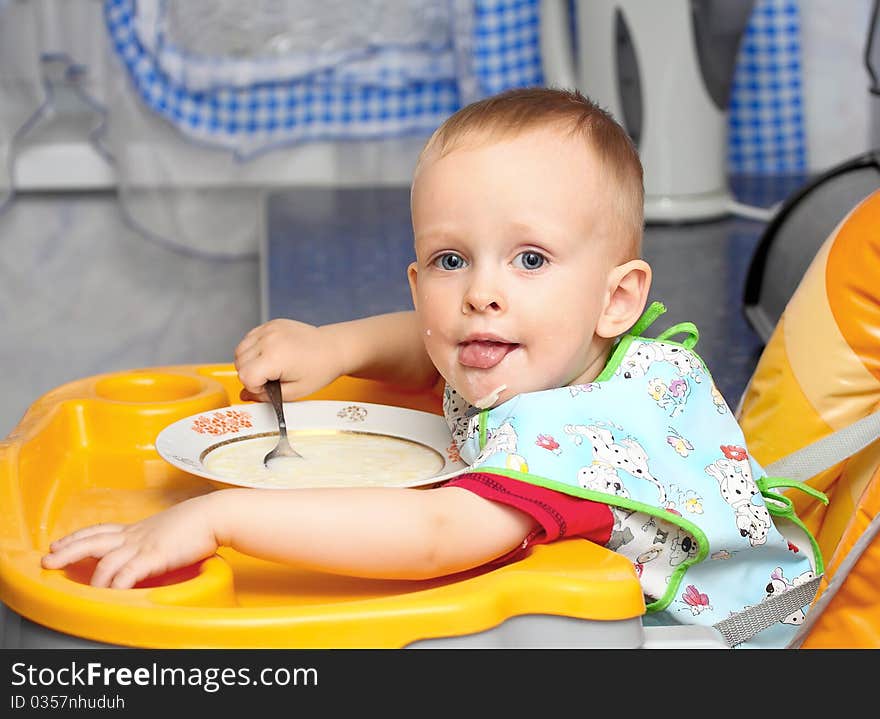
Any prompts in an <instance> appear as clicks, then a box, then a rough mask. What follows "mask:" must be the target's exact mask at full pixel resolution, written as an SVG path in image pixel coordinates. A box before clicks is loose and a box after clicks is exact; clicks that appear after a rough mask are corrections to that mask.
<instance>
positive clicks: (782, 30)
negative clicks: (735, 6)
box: [727, 0, 807, 175]
mask: <svg viewBox="0 0 880 719" xmlns="http://www.w3.org/2000/svg"><path fill="white" fill-rule="evenodd" d="M800 53H801V44H800V15H799V10H798V3H797V0H758V2H756V3H755V8H754V10H753V11H752V15H751V18H750V19H749V24H748V26H747V27H746V31H745V34H744V35H743V38H742V41H741V42H740V50H739V55H738V57H737V62H736V68H735V70H734V76H733V83H732V85H731V91H730V104H729V114H728V122H729V125H728V159H727V165H728V171H729V172H731V173H749V174H759V175H760V174H776V173H792V172H794V173H796V172H803V171H804V170H806V167H807V143H806V137H805V130H804V117H803V102H802V86H801V61H800Z"/></svg>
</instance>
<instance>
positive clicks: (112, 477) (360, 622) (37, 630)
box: [0, 365, 720, 648]
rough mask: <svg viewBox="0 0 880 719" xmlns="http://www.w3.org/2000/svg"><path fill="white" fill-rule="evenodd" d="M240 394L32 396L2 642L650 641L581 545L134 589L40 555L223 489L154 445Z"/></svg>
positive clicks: (118, 379)
mask: <svg viewBox="0 0 880 719" xmlns="http://www.w3.org/2000/svg"><path fill="white" fill-rule="evenodd" d="M240 389H241V385H240V384H239V382H238V378H237V376H236V374H235V371H234V370H233V368H232V366H231V365H185V366H173V367H161V368H146V369H140V370H135V371H130V372H120V373H112V374H106V375H100V376H95V377H89V378H84V379H80V380H77V381H74V382H71V383H69V384H66V385H62V386H61V387H58V388H56V389H55V390H52V391H51V392H48V393H47V394H45V395H44V396H42V397H40V398H39V399H38V400H37V401H36V402H34V404H33V405H32V406H31V407H30V409H29V410H28V412H27V413H26V414H25V416H24V417H23V418H22V420H21V422H20V423H19V424H18V426H17V427H16V428H15V429H14V431H13V432H12V433H11V434H10V435H9V436H8V437H7V438H6V440H4V441H0V601H2V602H3V604H4V605H5V606H6V608H5V613H6V618H5V622H4V631H3V635H2V637H0V644H2V646H3V647H4V648H25V647H69V648H76V647H94V646H106V645H110V646H128V647H142V648H256V647H265V648H360V647H362V648H396V647H441V646H482V647H490V646H530V647H560V646H568V647H590V646H592V647H595V646H614V647H640V646H646V645H648V644H650V641H651V640H648V639H646V632H645V629H644V628H643V626H642V615H643V613H644V610H645V605H644V600H643V597H642V592H641V588H640V586H639V582H638V579H637V577H636V574H635V571H634V569H633V567H632V565H631V563H630V562H628V561H627V560H626V559H625V558H623V557H622V556H619V555H617V554H615V553H613V552H611V551H609V550H607V549H605V548H602V547H599V546H597V545H595V544H592V543H590V542H587V541H584V540H568V541H562V542H557V543H555V544H552V545H547V546H538V547H536V548H535V549H534V551H533V552H532V553H531V554H529V555H528V556H527V557H525V558H523V559H522V560H520V561H518V562H515V563H512V564H509V565H505V566H500V567H489V568H481V569H478V570H473V571H470V572H465V573H461V574H458V575H455V576H451V577H445V578H441V579H434V580H427V581H379V580H367V579H357V578H352V577H343V576H335V575H330V574H323V573H317V572H312V571H306V570H304V569H301V568H297V567H292V566H287V565H281V564H276V563H272V562H267V561H263V560H257V559H254V558H252V557H248V556H245V555H243V554H240V553H238V552H235V551H233V550H231V549H229V548H222V549H220V550H219V552H218V553H217V555H215V556H213V557H211V558H209V559H207V560H205V561H203V562H200V563H198V564H197V565H194V566H191V567H186V568H183V569H181V570H178V571H176V572H173V573H169V574H166V575H164V576H161V577H154V578H152V579H150V580H147V581H145V582H142V583H141V584H139V585H138V586H137V587H136V588H134V589H131V590H113V589H99V588H95V587H91V586H89V584H88V578H89V577H90V576H91V571H92V568H93V562H92V561H84V562H80V563H78V564H76V565H72V566H70V567H68V568H66V569H64V570H45V569H43V568H42V567H41V566H40V557H41V556H42V555H43V554H44V553H45V552H46V551H47V549H48V545H49V543H50V542H51V541H52V540H53V539H55V538H57V537H60V536H62V535H63V534H66V533H68V532H70V531H72V530H74V529H76V528H78V527H81V526H85V525H87V524H94V523H97V522H111V521H112V522H132V521H136V520H138V519H141V518H143V517H145V516H147V515H150V514H153V513H155V512H156V511H159V510H161V509H163V508H165V507H167V506H169V505H171V504H173V503H175V502H179V501H181V500H183V499H185V498H188V497H191V496H194V495H197V494H201V493H204V492H209V491H214V490H216V488H217V485H216V484H214V483H212V482H211V481H210V480H208V479H205V478H202V477H199V476H196V475H195V474H191V473H188V472H185V471H183V470H182V469H179V468H178V467H175V466H173V465H172V464H170V463H169V462H167V461H165V460H164V459H163V458H162V457H160V456H159V454H158V453H157V451H156V447H155V441H156V438H157V435H158V434H159V433H160V432H161V431H162V430H163V428H165V427H167V426H168V425H170V424H171V423H173V422H175V421H177V420H180V419H183V418H186V417H189V416H191V415H194V414H197V413H200V412H205V411H210V410H215V409H218V408H221V407H226V406H229V405H230V404H234V403H237V402H238V401H239V400H238V392H239V390H240ZM307 399H325V400H340V399H344V400H346V401H350V402H352V403H357V402H373V403H378V404H386V405H392V406H398V407H407V408H410V409H417V410H422V411H429V412H434V413H437V414H439V413H440V397H439V395H437V394H435V393H423V394H412V393H406V392H403V391H400V390H399V389H396V388H393V387H389V386H387V385H382V384H379V383H375V382H369V381H366V380H357V379H353V378H348V377H346V378H341V379H340V380H338V381H336V382H335V383H333V384H332V385H330V386H329V387H327V388H325V389H324V390H322V391H321V392H318V393H316V394H314V395H312V396H310V397H308V398H307ZM266 491H271V490H266ZM411 491H420V490H419V489H412V490H411ZM667 636H668V637H671V636H672V635H671V634H668V635H667ZM704 638H705V637H704ZM697 640H698V641H699V637H697ZM654 641H656V640H654ZM707 641H708V642H709V644H710V645H711V644H712V641H711V638H708V639H707ZM697 645H698V643H697V644H694V636H693V635H692V636H691V638H690V639H689V646H697ZM715 645H716V646H720V645H719V644H715Z"/></svg>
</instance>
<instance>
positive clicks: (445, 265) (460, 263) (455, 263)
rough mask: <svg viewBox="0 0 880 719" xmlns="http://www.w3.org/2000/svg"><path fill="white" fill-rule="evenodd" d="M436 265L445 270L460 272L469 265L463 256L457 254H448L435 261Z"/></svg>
mask: <svg viewBox="0 0 880 719" xmlns="http://www.w3.org/2000/svg"><path fill="white" fill-rule="evenodd" d="M434 264H436V265H437V266H438V267H440V268H441V269H444V270H460V269H461V268H462V267H464V266H465V265H466V264H467V263H466V262H465V261H464V257H462V256H461V255H459V254H457V253H455V252H447V253H446V254H443V255H440V256H439V257H438V258H437V259H436V260H434Z"/></svg>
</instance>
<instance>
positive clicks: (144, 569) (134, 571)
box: [109, 552, 168, 589]
mask: <svg viewBox="0 0 880 719" xmlns="http://www.w3.org/2000/svg"><path fill="white" fill-rule="evenodd" d="M167 570H168V566H167V565H166V564H165V563H164V562H162V561H161V560H160V559H159V558H158V557H157V556H156V555H155V554H152V555H145V554H144V553H143V552H139V553H137V554H135V555H134V556H133V557H131V558H130V559H129V560H128V561H126V562H125V563H124V564H123V565H122V566H121V567H119V569H118V570H117V571H116V574H115V576H114V577H113V578H112V580H111V581H110V585H109V586H110V588H111V589H131V588H132V587H133V586H134V585H135V584H137V583H138V582H140V581H141V580H142V579H146V578H147V577H152V576H155V575H157V574H162V573H164V572H165V571H167Z"/></svg>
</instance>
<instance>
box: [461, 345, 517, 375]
mask: <svg viewBox="0 0 880 719" xmlns="http://www.w3.org/2000/svg"><path fill="white" fill-rule="evenodd" d="M517 347H519V344H517V343H515V342H498V341H495V340H474V341H471V342H462V343H461V344H460V345H459V346H458V361H459V363H461V364H462V365H464V366H465V367H475V368H477V369H490V368H492V367H494V366H495V365H497V364H498V363H499V362H501V360H503V359H504V358H505V357H507V355H508V354H509V353H510V352H512V351H513V350H515V349H516V348H517Z"/></svg>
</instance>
